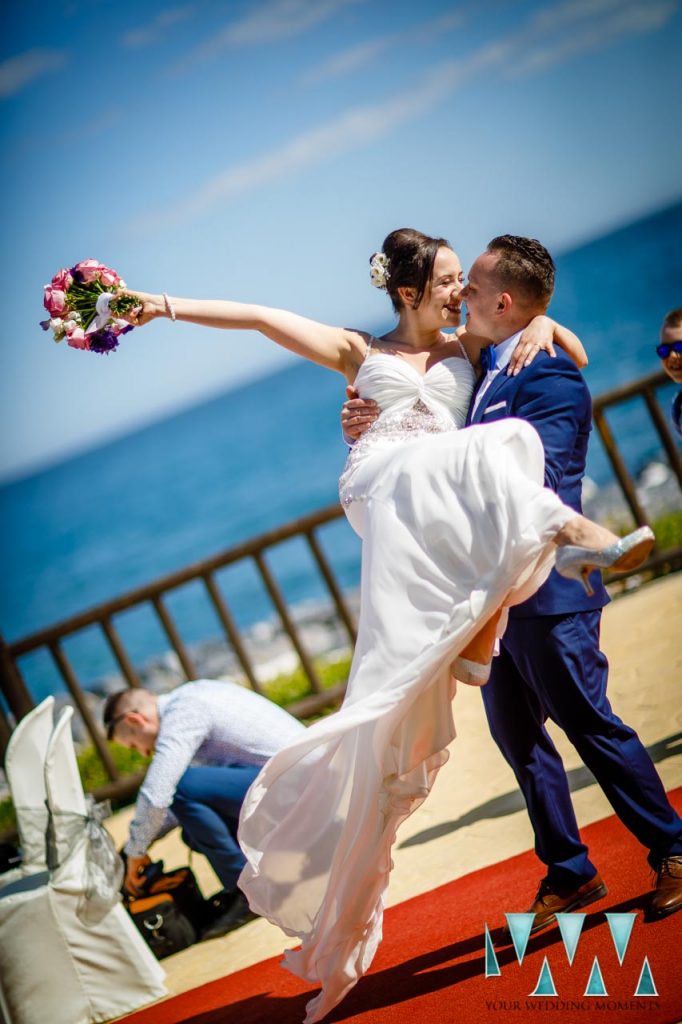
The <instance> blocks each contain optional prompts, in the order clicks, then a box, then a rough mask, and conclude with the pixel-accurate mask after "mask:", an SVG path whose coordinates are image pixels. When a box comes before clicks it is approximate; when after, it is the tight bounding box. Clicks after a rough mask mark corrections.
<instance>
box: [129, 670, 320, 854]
mask: <svg viewBox="0 0 682 1024" xmlns="http://www.w3.org/2000/svg"><path fill="white" fill-rule="evenodd" d="M157 709H158V714H159V733H158V736H157V738H156V745H155V751H154V757H153V759H152V763H151V764H150V765H149V768H148V769H147V774H146V776H145V779H144V782H143V783H142V786H141V788H140V792H139V794H138V797H137V803H136V804H135V815H134V817H133V820H132V821H131V823H130V838H129V839H128V842H127V843H126V847H125V851H126V853H127V854H128V855H129V856H131V857H142V856H143V854H144V853H146V851H147V847H148V846H149V845H150V844H151V843H152V842H153V841H154V839H156V838H158V837H159V835H162V834H163V833H165V832H167V831H168V829H169V828H173V826H174V825H176V824H177V821H176V819H175V817H174V816H173V814H172V812H170V811H169V808H170V806H171V804H172V802H173V798H174V796H175V790H176V789H177V786H178V783H179V782H180V779H181V778H182V776H183V775H184V773H185V771H186V770H187V768H189V766H190V765H255V766H256V767H259V766H260V765H263V764H265V762H266V761H267V760H269V758H271V757H272V755H273V754H275V753H277V751H278V750H281V749H282V748H283V747H286V746H288V745H289V743H293V741H294V740H296V739H298V738H299V736H300V734H301V733H302V732H303V729H304V726H303V725H301V723H300V722H299V721H298V719H296V718H294V717H293V715H290V714H289V713H288V712H287V711H285V710H284V709H283V708H280V707H278V706H277V705H276V704H273V702H272V701H270V700H268V699H267V698H266V697H261V696H260V695H259V694H257V693H254V691H253V690H249V689H248V688H247V687H244V686H238V685H237V684H236V683H229V682H221V681H217V680H212V679H199V680H197V681H196V682H193V683H184V684H183V685H182V686H178V687H176V688H175V689H174V690H172V691H171V692H170V693H167V694H164V695H163V696H161V697H159V698H158V703H157Z"/></svg>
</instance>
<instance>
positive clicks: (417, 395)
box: [339, 352, 475, 501]
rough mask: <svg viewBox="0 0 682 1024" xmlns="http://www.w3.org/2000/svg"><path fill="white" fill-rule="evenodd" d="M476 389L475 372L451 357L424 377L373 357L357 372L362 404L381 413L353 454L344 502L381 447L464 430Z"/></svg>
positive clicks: (395, 359) (385, 357) (390, 359)
mask: <svg viewBox="0 0 682 1024" xmlns="http://www.w3.org/2000/svg"><path fill="white" fill-rule="evenodd" d="M474 383H475V375H474V371H473V368H472V366H471V363H470V362H469V361H468V359H466V358H458V357H456V356H450V357H448V358H447V359H443V360H441V362H439V363H435V364H434V365H433V366H431V367H430V368H429V369H428V370H427V371H426V373H424V374H422V373H420V372H419V370H417V369H416V368H415V367H414V366H412V365H411V363H408V362H406V361H405V360H404V359H401V358H400V357H399V356H392V355H389V354H388V353H386V352H372V353H369V354H368V356H367V358H366V359H365V361H364V362H363V364H362V366H361V367H360V369H359V370H358V374H357V377H356V378H355V387H356V389H357V391H358V394H359V395H360V397H361V398H372V399H374V401H375V402H376V403H377V404H378V405H379V407H380V409H381V413H380V415H379V418H378V419H377V420H376V421H375V422H374V423H373V424H372V426H371V427H370V428H369V430H368V431H367V432H366V433H365V434H363V436H362V437H361V438H360V440H359V441H356V443H355V444H354V445H353V448H352V449H351V452H350V454H349V456H348V460H347V462H346V466H345V469H344V471H343V474H342V476H341V480H340V482H339V486H340V490H341V493H342V501H345V497H344V496H343V492H344V485H345V483H346V482H347V481H348V479H349V477H350V475H351V474H352V471H353V469H354V468H355V467H356V466H357V465H358V464H359V462H360V461H361V460H362V459H363V458H365V457H366V456H367V455H368V454H369V453H370V451H371V450H372V449H373V448H374V446H375V445H376V444H377V443H382V444H388V443H402V442H405V441H407V440H410V439H412V438H415V437H418V436H419V435H422V434H436V433H443V432H444V431H447V430H458V429H459V428H460V427H463V426H464V424H465V422H466V415H467V411H468V408H469V403H470V401H471V395H472V392H473V388H474ZM346 497H347V496H346Z"/></svg>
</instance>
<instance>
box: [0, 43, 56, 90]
mask: <svg viewBox="0 0 682 1024" xmlns="http://www.w3.org/2000/svg"><path fill="white" fill-rule="evenodd" d="M68 61H69V54H68V53H67V52H66V50H48V49H41V48H36V49H34V50H27V51H26V52H25V53H18V54H17V55H16V57H9V58H8V59H7V60H4V61H2V62H0V97H2V98H5V97H7V96H13V95H14V94H15V93H17V92H20V90H21V89H23V88H25V87H26V86H27V85H30V84H31V82H33V81H34V80H35V79H36V78H40V77H41V76H42V75H47V74H49V72H51V71H59V69H60V68H63V67H64V65H65V64H66V63H68Z"/></svg>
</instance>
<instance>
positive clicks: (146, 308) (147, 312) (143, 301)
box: [116, 288, 166, 327]
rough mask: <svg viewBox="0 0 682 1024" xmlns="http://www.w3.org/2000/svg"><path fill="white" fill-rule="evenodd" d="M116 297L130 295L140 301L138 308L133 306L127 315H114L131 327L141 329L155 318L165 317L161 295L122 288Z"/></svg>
mask: <svg viewBox="0 0 682 1024" xmlns="http://www.w3.org/2000/svg"><path fill="white" fill-rule="evenodd" d="M116 294H117V295H132V296H133V297H134V298H136V299H139V300H140V305H139V306H134V307H133V309H131V310H130V312H129V313H121V314H120V315H119V314H116V315H117V316H118V317H119V319H120V320H127V321H128V323H129V324H132V326H133V327H142V326H143V324H148V323H149V322H150V321H151V320H156V319H157V317H160V316H165V315H166V307H165V303H164V301H163V295H153V294H151V292H138V291H137V290H135V289H133V288H122V289H121V291H120V292H117V293H116Z"/></svg>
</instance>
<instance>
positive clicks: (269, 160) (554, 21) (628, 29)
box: [131, 0, 678, 230]
mask: <svg viewBox="0 0 682 1024" xmlns="http://www.w3.org/2000/svg"><path fill="white" fill-rule="evenodd" d="M330 2H334V0H330ZM572 6H573V4H572V3H561V4H559V5H557V6H556V7H555V8H553V9H552V10H550V11H547V12H543V17H542V19H538V18H537V17H534V18H531V20H530V21H529V22H528V23H527V24H526V25H525V26H523V27H522V28H521V29H520V30H519V31H518V32H517V33H516V34H514V35H510V36H507V37H505V38H503V39H500V40H498V41H496V42H493V43H490V44H487V45H486V46H483V47H482V48H481V49H479V50H476V51H474V53H472V54H471V55H470V56H468V57H463V58H458V59H455V60H451V61H447V62H445V63H443V64H441V65H439V66H438V67H436V68H434V69H433V70H432V71H431V72H430V73H428V74H427V75H425V76H423V77H422V78H421V79H420V80H419V81H418V82H417V83H416V84H415V85H413V86H412V87H411V88H410V89H409V90H407V91H404V92H401V93H398V94H396V95H394V96H392V97H390V98H389V99H387V100H385V101H383V102H379V103H374V104H367V105H365V106H361V107H356V108H354V109H352V110H348V111H346V112H345V113H342V114H340V115H338V116H337V117H335V118H333V119H331V120H329V121H328V122H327V123H326V124H323V125H321V126H319V127H316V128H313V129H311V130H310V131H308V132H304V133H303V134H301V135H298V136H297V137H295V138H293V139H291V140H290V141H289V142H287V143H285V144H284V145H282V146H280V147H279V148H277V149H274V150H271V151H270V152H268V153H265V154H263V155H262V156H259V157H255V158H253V159H250V160H245V161H242V162H241V163H236V164H234V165H232V166H231V167H228V168H227V170H225V171H224V172H223V173H222V174H219V175H217V176H215V177H214V178H212V179H210V180H209V181H207V182H205V183H204V184H203V185H202V186H201V187H200V188H198V189H197V190H196V191H195V192H194V193H192V194H191V195H190V196H188V197H187V198H186V199H185V200H184V201H182V202H180V203H177V204H176V205H175V206H172V207H170V208H169V209H166V210H164V211H162V212H160V213H159V214H157V215H152V216H151V217H150V218H145V219H144V223H143V224H141V223H140V221H139V220H138V221H137V222H136V223H135V225H131V230H135V229H136V228H139V227H141V226H144V227H147V226H151V225H159V224H166V225H167V224H169V223H172V222H176V223H177V222H178V221H185V220H188V219H191V218H193V217H196V216H200V215H202V214H204V213H206V212H207V211H208V210H210V209H213V208H215V207H216V206H219V205H222V204H225V203H227V202H229V201H231V200H233V199H234V198H236V197H237V196H239V195H242V194H244V193H246V192H250V191H253V190H254V189H258V188H260V187H262V186H264V185H267V184H268V183H269V182H271V181H277V180H279V179H280V178H282V177H284V176H286V175H289V174H292V173H293V172H295V171H297V170H300V169H303V168H308V167H311V166H314V165H316V164H320V163H323V162H326V161H328V160H330V159H333V158H335V157H337V156H339V155H342V154H343V155H346V154H348V152H350V151H351V150H354V149H358V148H360V147H362V146H365V145H368V144H371V143H373V142H376V141H377V139H379V138H382V137H384V136H386V135H388V134H390V133H391V132H393V131H394V129H395V128H396V127H397V126H399V125H401V124H404V123H406V122H408V121H411V120H414V119H416V118H418V117H419V116H420V115H422V114H423V113H425V112H426V111H428V110H430V109H431V108H432V107H434V106H437V105H438V104H440V103H443V102H444V101H445V100H447V99H449V97H450V96H451V95H452V93H453V92H454V91H455V90H456V89H457V87H458V86H459V85H460V84H462V83H464V82H466V83H467V84H468V83H469V82H471V81H472V80H473V79H474V78H475V77H476V76H477V75H479V74H482V73H486V74H490V73H491V72H494V71H501V72H503V73H507V74H509V73H511V74H519V73H524V74H531V73H538V72H540V71H542V70H544V68H545V67H547V66H548V65H549V64H552V63H556V62H557V61H559V60H566V59H568V58H570V57H575V56H577V55H579V54H581V53H585V52H589V51H591V50H595V49H597V48H602V47H605V46H608V45H609V44H610V43H612V42H613V41H615V40H617V39H619V38H621V37H623V36H625V35H633V34H641V33H643V32H648V31H652V30H654V29H656V28H660V27H661V26H662V25H664V24H665V23H666V21H668V20H669V18H670V17H671V16H672V14H673V13H674V11H675V9H676V7H677V6H678V4H677V2H676V0H649V3H648V4H647V5H646V6H645V7H642V6H640V4H639V3H635V2H628V0H626V2H625V3H624V2H623V0H577V2H576V4H575V6H576V8H580V13H579V14H578V13H576V12H575V11H573V12H572V11H571V10H570V8H571V7H572ZM574 15H575V17H574ZM604 15H605V17H604ZM550 16H553V17H550ZM585 18H587V19H588V24H585V23H584V21H583V24H578V25H575V24H574V25H573V30H572V31H568V29H567V28H566V26H567V25H568V24H569V22H570V21H571V20H573V21H576V22H579V21H580V20H581V19H585ZM590 18H591V22H589V19H590ZM562 26H563V27H562ZM558 28H559V29H561V33H560V38H559V39H558V40H556V41H554V40H552V39H547V38H546V37H547V35H548V34H549V33H548V30H550V32H553V31H554V30H555V29H558ZM387 40H389V37H385V38H384V40H380V41H377V42H382V44H383V45H388V42H387ZM348 53H349V51H346V57H347V59H350V58H348Z"/></svg>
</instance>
